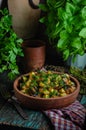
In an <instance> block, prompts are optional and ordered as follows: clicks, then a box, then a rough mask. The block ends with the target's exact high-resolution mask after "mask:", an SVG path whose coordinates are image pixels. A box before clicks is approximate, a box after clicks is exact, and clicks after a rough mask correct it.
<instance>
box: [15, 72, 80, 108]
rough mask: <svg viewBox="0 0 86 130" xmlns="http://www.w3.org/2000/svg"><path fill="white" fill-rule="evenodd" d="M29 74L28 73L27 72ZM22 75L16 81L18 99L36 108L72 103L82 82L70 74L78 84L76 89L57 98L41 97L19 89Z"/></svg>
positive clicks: (23, 103) (59, 106)
mask: <svg viewBox="0 0 86 130" xmlns="http://www.w3.org/2000/svg"><path fill="white" fill-rule="evenodd" d="M25 75H28V74H25ZM22 76H24V75H21V76H20V77H18V78H17V79H16V80H15V81H14V85H13V87H14V92H15V96H16V97H17V99H18V100H19V101H20V102H21V104H22V105H23V106H25V107H27V108H29V109H36V110H48V109H57V108H62V107H67V106H68V105H70V104H71V103H73V102H74V101H75V100H76V98H77V96H78V94H79V91H80V83H79V81H78V80H77V79H76V78H74V77H72V76H71V75H70V79H71V80H72V81H73V82H74V83H75V84H76V90H75V91H74V92H72V93H71V94H68V95H67V96H63V97H55V98H47V99H46V98H40V97H34V96H29V95H27V94H24V93H22V92H20V90H19V82H20V79H21V78H22Z"/></svg>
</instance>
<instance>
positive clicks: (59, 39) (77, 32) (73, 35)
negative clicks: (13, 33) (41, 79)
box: [40, 0, 86, 60]
mask: <svg viewBox="0 0 86 130" xmlns="http://www.w3.org/2000/svg"><path fill="white" fill-rule="evenodd" d="M56 1H57V0H54V2H52V1H51V0H50V3H51V4H50V3H49V0H47V2H46V5H43V6H40V8H41V9H42V10H44V11H45V12H47V15H46V16H45V17H44V18H42V19H40V22H42V23H44V24H45V25H46V34H47V35H48V37H49V39H50V40H51V42H52V44H53V45H55V47H56V49H57V50H59V51H61V52H62V53H63V58H64V60H67V59H68V57H69V56H73V57H74V58H75V57H76V55H77V54H79V55H83V54H84V53H85V52H86V0H66V1H65V3H64V5H63V6H60V7H58V6H56V5H57V2H56ZM53 3H54V4H53Z"/></svg>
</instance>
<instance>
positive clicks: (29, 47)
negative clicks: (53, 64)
mask: <svg viewBox="0 0 86 130" xmlns="http://www.w3.org/2000/svg"><path fill="white" fill-rule="evenodd" d="M22 47H23V51H24V62H23V63H24V65H23V67H24V73H27V72H29V71H35V70H38V69H41V68H42V67H43V66H44V64H45V57H46V46H45V42H44V41H42V40H25V41H24V42H23V44H22Z"/></svg>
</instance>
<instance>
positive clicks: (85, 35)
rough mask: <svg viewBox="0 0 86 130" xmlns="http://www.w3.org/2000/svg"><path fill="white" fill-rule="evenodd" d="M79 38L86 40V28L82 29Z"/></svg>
mask: <svg viewBox="0 0 86 130" xmlns="http://www.w3.org/2000/svg"><path fill="white" fill-rule="evenodd" d="M79 36H80V37H82V38H86V27H85V28H82V30H81V31H80V32H79Z"/></svg>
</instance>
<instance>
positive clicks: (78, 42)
mask: <svg viewBox="0 0 86 130" xmlns="http://www.w3.org/2000/svg"><path fill="white" fill-rule="evenodd" d="M71 46H72V47H74V48H76V49H80V48H81V47H82V43H81V39H80V38H78V37H75V38H73V41H72V42H71Z"/></svg>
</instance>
